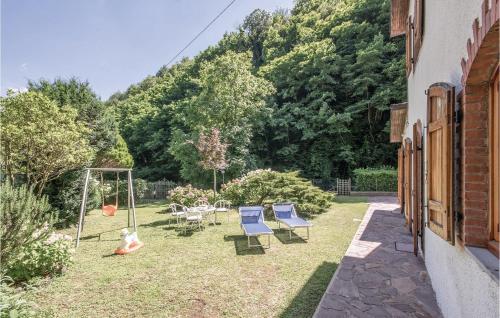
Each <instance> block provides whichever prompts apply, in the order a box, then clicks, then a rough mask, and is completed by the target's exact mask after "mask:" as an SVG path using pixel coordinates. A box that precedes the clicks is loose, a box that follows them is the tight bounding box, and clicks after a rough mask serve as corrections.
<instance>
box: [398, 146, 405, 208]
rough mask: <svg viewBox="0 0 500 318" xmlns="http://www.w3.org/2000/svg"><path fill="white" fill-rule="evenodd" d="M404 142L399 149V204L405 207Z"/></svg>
mask: <svg viewBox="0 0 500 318" xmlns="http://www.w3.org/2000/svg"><path fill="white" fill-rule="evenodd" d="M403 182H404V179H403V144H401V147H399V149H398V200H399V204H400V205H401V208H403V205H404V199H403V188H404V187H403Z"/></svg>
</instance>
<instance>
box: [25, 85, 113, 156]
mask: <svg viewBox="0 0 500 318" xmlns="http://www.w3.org/2000/svg"><path fill="white" fill-rule="evenodd" d="M28 90H29V91H34V92H40V93H42V94H44V95H45V96H47V97H48V98H49V99H51V100H52V101H54V102H55V103H56V104H57V105H58V106H59V107H64V106H68V107H72V108H74V109H75V110H76V111H77V114H78V115H77V119H78V121H80V122H82V123H85V125H86V127H87V128H88V129H89V142H90V145H91V146H92V147H94V149H95V150H96V152H99V151H103V150H106V149H109V148H110V147H113V146H114V145H115V144H116V138H117V132H118V126H117V123H116V120H115V118H114V114H113V113H112V112H111V111H110V110H109V109H108V108H107V107H106V105H105V104H104V103H103V102H101V100H100V99H99V98H98V97H97V95H96V94H95V93H94V91H93V90H92V88H91V87H90V84H89V82H86V81H80V80H78V79H77V78H70V79H68V80H63V79H60V78H57V79H55V80H54V81H52V82H50V81H48V80H40V81H29V82H28Z"/></svg>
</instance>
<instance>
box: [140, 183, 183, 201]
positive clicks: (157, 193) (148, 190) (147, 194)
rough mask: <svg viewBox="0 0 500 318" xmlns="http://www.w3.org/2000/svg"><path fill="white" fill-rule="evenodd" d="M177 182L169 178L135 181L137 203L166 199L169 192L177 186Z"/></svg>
mask: <svg viewBox="0 0 500 318" xmlns="http://www.w3.org/2000/svg"><path fill="white" fill-rule="evenodd" d="M175 187H176V184H175V183H174V182H172V181H169V180H160V181H154V182H150V181H144V180H140V181H138V182H136V181H134V189H137V191H136V195H135V197H136V200H137V203H149V202H152V201H158V200H166V199H167V195H168V192H169V191H170V190H171V189H173V188H175Z"/></svg>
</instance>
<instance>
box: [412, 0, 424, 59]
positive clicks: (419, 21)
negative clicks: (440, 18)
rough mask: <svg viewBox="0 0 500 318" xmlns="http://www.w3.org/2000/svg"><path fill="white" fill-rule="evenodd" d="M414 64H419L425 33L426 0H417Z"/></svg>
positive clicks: (414, 29)
mask: <svg viewBox="0 0 500 318" xmlns="http://www.w3.org/2000/svg"><path fill="white" fill-rule="evenodd" d="M413 15H414V16H415V19H414V20H413V64H414V65H415V64H417V60H418V54H419V53H420V48H421V47H422V36H423V33H424V0H415V12H414V13H413Z"/></svg>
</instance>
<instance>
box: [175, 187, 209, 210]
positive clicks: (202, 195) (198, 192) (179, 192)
mask: <svg viewBox="0 0 500 318" xmlns="http://www.w3.org/2000/svg"><path fill="white" fill-rule="evenodd" d="M213 197H214V195H213V192H212V191H209V190H202V189H197V188H195V187H193V186H192V185H190V184H188V185H187V186H184V187H181V186H179V187H175V188H173V189H172V190H170V191H169V192H168V201H169V203H178V204H182V205H185V206H192V205H194V203H195V202H196V201H197V200H208V201H210V202H212V201H213ZM212 203H213V202H212Z"/></svg>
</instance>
